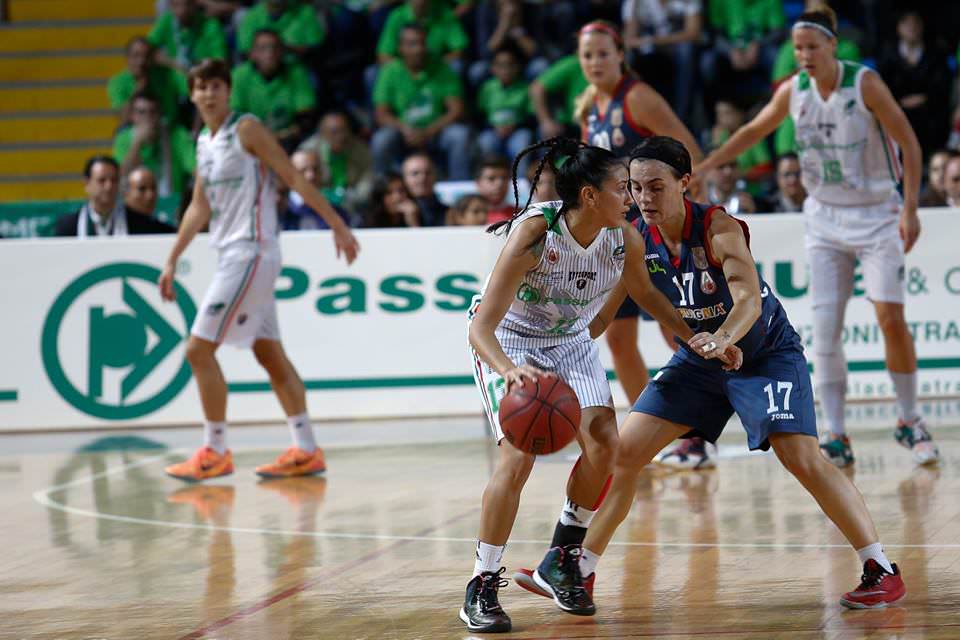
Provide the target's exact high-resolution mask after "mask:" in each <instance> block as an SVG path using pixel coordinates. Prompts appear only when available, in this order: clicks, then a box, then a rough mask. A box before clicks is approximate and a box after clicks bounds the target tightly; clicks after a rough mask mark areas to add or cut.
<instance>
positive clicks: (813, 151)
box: [790, 60, 904, 307]
mask: <svg viewBox="0 0 960 640" xmlns="http://www.w3.org/2000/svg"><path fill="white" fill-rule="evenodd" d="M837 65H838V67H839V73H838V82H837V86H836V87H835V88H834V90H833V92H832V93H831V94H830V96H829V97H828V98H827V99H826V100H824V99H823V98H822V97H821V95H820V92H819V91H818V90H817V84H816V80H814V79H813V78H811V77H810V76H809V75H808V74H807V73H806V72H805V71H801V72H800V73H798V74H797V75H796V76H794V77H793V79H792V80H791V82H792V86H791V92H790V115H791V116H792V117H793V121H794V122H795V123H796V141H797V152H798V153H799V155H800V166H801V169H802V180H803V185H804V187H806V189H807V193H808V194H809V195H808V198H807V200H806V202H805V203H804V207H803V210H804V214H805V216H806V229H807V233H806V245H807V252H808V261H809V264H810V269H811V294H812V297H813V303H814V307H816V306H818V305H825V304H838V303H839V304H844V303H845V302H846V301H847V299H848V298H849V297H850V295H851V294H852V291H853V270H854V266H855V262H856V261H857V260H859V261H860V263H861V264H862V266H863V276H864V284H865V285H866V290H867V296H868V297H869V298H870V299H871V300H874V301H878V302H899V303H902V302H903V299H904V283H903V265H904V258H903V244H902V241H901V240H900V235H899V231H898V222H899V215H900V210H901V205H902V199H901V197H900V194H899V193H898V191H897V188H898V186H899V184H900V181H901V179H902V169H901V165H900V160H899V149H898V148H897V145H896V144H895V143H894V142H893V140H892V139H890V137H889V136H888V135H887V133H886V131H884V129H883V127H882V126H881V124H880V121H879V120H877V118H876V116H875V115H874V114H873V113H872V112H871V111H870V110H869V109H867V107H866V105H865V104H864V102H863V92H862V83H863V78H864V75H865V74H867V73H872V72H871V71H870V70H869V69H867V68H866V67H864V66H862V65H860V64H857V63H855V62H849V61H846V60H844V61H838V62H837Z"/></svg>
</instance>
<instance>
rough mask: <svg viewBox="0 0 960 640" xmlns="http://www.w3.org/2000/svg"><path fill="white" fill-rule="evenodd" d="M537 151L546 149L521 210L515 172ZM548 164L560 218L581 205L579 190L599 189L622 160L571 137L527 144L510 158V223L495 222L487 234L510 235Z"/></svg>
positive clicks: (528, 203) (526, 207) (528, 205)
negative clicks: (552, 172) (587, 186)
mask: <svg viewBox="0 0 960 640" xmlns="http://www.w3.org/2000/svg"><path fill="white" fill-rule="evenodd" d="M540 149H546V150H547V152H546V153H545V154H543V157H542V158H540V162H539V163H538V164H537V171H536V173H535V174H534V175H533V180H532V181H531V183H530V194H529V196H527V202H526V203H525V204H524V205H523V208H522V209H521V208H520V188H519V186H518V185H517V169H518V167H519V166H520V159H521V158H523V156H525V155H527V154H530V153H533V152H535V151H538V150H540ZM548 163H549V165H550V166H552V167H553V169H554V173H555V174H556V189H557V194H558V195H559V196H560V199H561V200H563V206H562V207H561V210H560V213H561V215H562V214H563V213H565V212H566V211H567V210H568V209H571V208H577V207H578V206H579V205H580V189H581V188H583V185H584V184H589V185H591V186H593V187H595V188H597V189H602V188H603V181H604V180H605V179H606V178H607V175H608V174H609V173H610V169H611V168H612V167H614V166H617V165H621V166H622V164H623V162H622V160H620V159H619V158H617V156H615V155H614V154H613V153H612V152H610V151H608V150H607V149H602V148H600V147H592V146H589V145H587V144H585V143H583V142H580V141H579V140H574V139H572V138H564V137H556V138H549V139H547V140H542V141H540V142H536V143H534V144H532V145H530V146H529V147H527V148H526V149H524V150H523V151H521V152H520V153H518V154H517V157H516V158H514V159H513V169H512V177H513V201H514V209H515V212H514V214H513V216H512V217H511V218H510V219H509V220H503V221H500V222H496V223H494V224H492V225H490V226H489V227H487V233H498V232H500V230H501V229H503V231H502V233H503V234H504V235H507V234H509V233H510V228H511V227H512V226H513V221H514V220H516V219H517V218H519V217H520V216H521V215H523V213H524V212H526V210H527V209H528V208H529V207H530V203H531V202H532V201H533V194H534V192H535V191H536V190H537V182H538V181H539V180H540V174H541V173H543V168H544V167H545V166H547V164H548Z"/></svg>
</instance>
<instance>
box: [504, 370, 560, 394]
mask: <svg viewBox="0 0 960 640" xmlns="http://www.w3.org/2000/svg"><path fill="white" fill-rule="evenodd" d="M547 375H550V374H548V373H547V372H546V371H543V370H542V369H537V368H536V367H534V366H532V365H529V364H522V365H520V366H519V367H514V368H513V369H508V370H507V371H506V372H505V373H504V374H503V381H504V382H505V383H506V385H507V393H510V389H511V388H512V387H513V385H515V384H518V385H520V386H521V387H522V386H523V385H524V383H525V382H526V381H527V380H529V381H530V382H536V381H537V378H540V377H542V376H547Z"/></svg>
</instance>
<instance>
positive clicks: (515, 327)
mask: <svg viewBox="0 0 960 640" xmlns="http://www.w3.org/2000/svg"><path fill="white" fill-rule="evenodd" d="M544 147H545V148H547V153H546V154H545V156H544V157H543V159H542V160H541V161H540V164H539V166H538V168H537V172H536V174H535V176H534V179H533V184H532V186H531V193H532V192H533V191H535V190H536V186H537V180H538V178H539V176H540V173H541V172H542V171H543V167H544V165H545V164H547V163H550V164H551V165H553V166H555V173H556V190H557V193H558V194H559V196H560V198H561V199H560V200H556V201H550V202H539V203H537V204H534V205H531V204H530V201H529V200H528V201H527V205H526V206H525V207H523V209H521V210H520V211H519V213H517V214H516V215H515V216H514V218H513V219H512V220H510V221H508V222H503V223H499V224H497V225H493V226H491V228H490V230H491V231H493V230H496V229H497V228H498V227H500V226H503V227H505V230H506V235H507V240H506V244H505V245H504V247H503V250H502V251H501V253H500V258H499V259H498V260H497V263H496V265H495V266H494V268H493V272H492V273H491V274H490V278H489V279H488V281H487V284H486V286H485V287H484V290H483V292H482V293H481V295H480V296H478V297H477V299H476V300H475V301H474V304H473V305H472V308H471V312H470V318H471V319H470V331H469V333H470V344H471V346H472V347H473V351H474V353H473V355H474V376H475V378H476V382H477V386H478V387H479V389H480V392H481V395H482V396H483V404H484V409H485V411H486V414H487V417H488V419H489V421H490V424H491V427H492V428H493V431H494V435H495V437H496V440H497V442H498V443H500V442H501V440H502V439H503V432H502V430H501V429H500V424H499V419H498V415H497V412H498V407H499V403H500V401H501V400H502V399H503V397H504V395H505V394H506V392H507V391H508V390H509V388H510V387H511V386H512V385H515V384H523V383H524V380H536V379H537V377H538V376H545V375H548V374H547V373H545V370H546V371H550V372H551V374H554V375H559V376H560V377H561V378H563V379H564V380H565V381H566V382H567V384H569V385H570V386H571V387H572V388H573V390H574V391H575V392H576V394H577V398H578V399H579V401H580V406H581V409H582V415H581V422H580V430H579V433H578V436H577V439H578V442H579V444H580V449H581V455H580V459H579V460H578V461H577V463H576V464H575V465H574V468H573V471H572V472H571V474H570V479H569V480H568V482H567V491H566V496H567V497H566V499H565V502H564V505H563V509H562V510H561V515H560V519H559V522H558V523H557V525H556V529H555V531H554V536H553V541H552V543H551V545H550V547H551V548H550V550H549V551H548V552H547V554H546V557H545V558H544V559H543V562H541V563H540V566H539V567H538V568H537V569H535V570H533V571H530V570H521V572H520V573H518V574H516V575H515V576H514V578H515V579H516V580H517V581H518V583H520V584H521V586H524V587H525V588H527V589H530V590H532V591H536V592H537V593H541V594H542V595H548V596H549V597H552V598H553V600H554V601H555V602H556V603H557V605H558V606H559V607H560V608H561V609H563V610H564V611H567V612H569V613H573V614H576V615H592V614H593V612H594V607H593V601H592V599H591V595H590V591H589V588H588V586H585V585H584V584H583V581H582V576H581V575H580V571H579V566H578V559H579V556H580V544H581V543H582V542H583V537H584V535H585V534H586V531H587V527H588V526H589V524H590V520H591V519H592V517H593V514H594V512H595V510H596V509H597V508H598V506H599V503H600V500H601V498H602V494H603V491H604V486H605V484H606V482H607V478H608V477H609V475H610V473H611V470H612V468H613V466H612V465H613V453H614V451H615V449H616V444H617V423H616V416H615V414H614V411H613V399H612V397H611V395H610V385H609V384H608V382H607V377H606V372H605V370H604V368H603V365H602V364H601V363H600V358H599V351H598V348H597V345H596V343H595V342H594V341H593V338H592V336H596V335H598V334H599V333H601V332H602V330H603V327H601V326H598V325H597V322H593V323H592V321H594V318H595V316H596V315H597V312H598V311H599V310H600V308H601V307H602V306H603V304H604V302H605V301H606V300H607V298H608V297H610V296H611V291H612V290H613V289H614V288H615V287H617V286H618V283H619V282H620V281H621V276H622V279H623V283H624V284H623V285H619V286H625V287H626V289H627V290H628V292H629V293H630V295H631V296H632V297H633V298H634V300H636V301H637V302H638V303H639V304H640V305H641V306H643V307H644V308H645V309H646V310H647V311H649V312H650V313H651V314H653V316H654V317H655V318H656V319H657V320H658V321H659V322H661V323H663V324H664V325H665V326H667V327H669V328H670V329H672V330H673V331H674V332H675V333H676V335H678V336H679V337H681V338H682V339H688V338H690V337H692V332H691V331H690V329H689V328H688V327H687V326H686V324H684V323H683V322H682V321H681V320H680V317H679V316H678V315H677V313H676V312H675V311H674V310H673V307H672V305H671V304H670V303H669V301H668V300H667V299H666V297H664V296H663V295H661V294H660V293H659V292H657V291H656V290H655V289H654V288H653V287H652V285H651V283H650V278H649V276H648V274H647V269H646V263H645V262H644V245H643V241H642V239H640V236H639V233H638V232H637V231H636V229H634V228H633V227H632V226H630V224H629V223H628V222H627V221H626V213H627V209H628V208H629V206H630V196H629V194H628V191H627V181H628V175H627V170H626V166H625V165H624V163H623V161H622V160H621V159H619V158H617V156H616V155H614V154H613V153H611V152H610V151H608V150H606V149H601V148H599V147H591V146H587V145H585V144H583V143H579V142H577V141H574V140H569V139H565V138H553V139H550V140H547V141H545V142H541V143H538V144H536V145H533V146H531V147H528V148H527V149H525V150H524V151H523V152H522V153H521V154H520V155H518V156H517V158H516V159H515V160H514V164H513V177H514V194H515V197H516V174H517V165H518V162H519V160H520V159H521V158H522V157H523V156H524V155H526V154H527V153H529V152H532V151H536V150H538V149H541V148H544ZM518 208H519V207H518ZM613 295H619V291H618V292H617V293H614V294H613ZM620 299H622V297H621V298H620ZM591 323H592V324H591ZM498 456H499V457H498V460H497V466H496V468H495V470H494V472H493V475H492V477H491V478H490V480H489V482H488V483H487V487H486V489H485V490H484V493H483V508H482V511H481V514H480V535H479V539H478V542H477V550H476V562H475V564H474V573H473V576H472V578H471V579H470V581H469V583H468V584H467V589H466V595H465V598H464V604H463V608H462V609H461V610H460V618H461V620H463V621H464V622H465V623H466V625H467V628H468V629H469V630H470V631H475V632H502V631H509V630H510V626H511V622H510V618H509V616H507V614H506V613H505V612H504V611H503V609H502V607H501V606H500V603H499V600H498V596H497V589H498V587H499V586H500V584H501V582H500V576H501V574H502V572H503V571H504V569H503V568H501V566H500V561H501V557H502V555H503V550H504V546H505V545H506V543H507V538H508V537H509V535H510V530H511V529H512V527H513V523H514V519H515V518H516V514H517V508H518V506H519V502H520V492H521V491H522V489H523V486H524V484H525V483H526V480H527V477H528V476H529V474H530V471H531V470H532V468H533V463H534V459H535V457H534V456H533V455H532V454H528V453H524V452H522V451H520V450H518V449H516V448H514V447H513V446H510V445H504V446H501V447H499V453H498Z"/></svg>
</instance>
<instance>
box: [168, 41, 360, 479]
mask: <svg viewBox="0 0 960 640" xmlns="http://www.w3.org/2000/svg"><path fill="white" fill-rule="evenodd" d="M188 79H189V87H190V99H191V100H192V101H193V103H194V104H195V105H196V107H197V111H198V112H199V113H200V116H201V117H202V118H203V123H204V125H205V126H204V128H203V131H201V133H200V137H199V139H198V140H197V176H196V183H195V185H194V189H193V200H192V201H191V202H190V206H189V207H187V211H186V213H185V214H184V217H183V221H182V222H181V224H180V231H179V233H178V235H177V241H176V243H175V244H174V246H173V249H172V250H171V251H170V256H169V258H168V259H167V264H166V266H165V267H164V270H163V274H162V275H161V276H160V291H161V294H162V295H163V297H164V298H165V299H167V300H173V296H174V290H173V281H174V274H175V268H176V264H177V260H178V259H179V257H180V255H181V254H182V253H183V251H184V250H185V249H186V248H187V246H188V245H189V244H190V242H191V241H192V240H193V238H194V236H196V234H197V232H199V231H200V230H201V229H202V228H203V227H204V226H205V225H207V224H208V223H209V226H210V235H209V238H210V244H211V245H212V246H213V247H214V248H215V249H217V251H218V262H217V272H216V275H215V276H214V278H213V282H212V283H211V284H210V288H209V289H208V290H207V293H206V295H205V296H204V299H203V302H202V303H201V305H200V308H199V310H198V312H197V318H196V320H195V322H194V324H193V327H192V329H191V332H190V333H191V335H190V340H189V342H188V343H187V360H188V361H189V362H190V366H191V367H192V368H193V376H194V378H196V380H197V387H198V388H199V390H200V402H201V403H202V405H203V414H204V418H205V421H204V445H203V447H201V448H200V449H198V450H197V452H196V453H195V454H194V455H193V456H192V457H191V458H190V459H189V460H187V461H185V462H182V463H179V464H175V465H171V466H169V467H167V468H166V472H167V473H168V474H169V475H171V476H173V477H175V478H180V479H183V480H189V481H199V480H206V479H207V478H214V477H217V476H222V475H226V474H229V473H232V472H233V456H232V455H231V453H230V450H229V449H228V448H227V441H226V427H227V424H226V411H227V383H226V381H225V380H224V378H223V373H222V372H221V371H220V366H219V365H218V363H217V359H216V355H215V354H216V351H217V348H218V347H219V346H220V345H221V344H222V343H229V344H232V345H234V346H237V347H242V348H251V347H252V349H253V353H254V355H255V356H256V358H257V361H258V362H259V363H260V365H261V366H263V368H264V369H265V370H266V371H267V373H268V374H269V376H270V385H271V386H272V387H273V390H274V393H275V394H276V395H277V398H278V399H279V400H280V404H281V405H282V407H283V410H284V412H285V413H286V415H287V421H288V424H289V426H290V431H291V434H292V437H293V446H291V447H290V448H288V449H287V450H286V451H285V452H284V453H283V454H282V455H281V456H280V457H279V458H277V460H276V461H275V462H274V463H272V464H267V465H263V466H260V467H257V469H256V472H257V474H259V475H260V476H262V477H267V478H274V477H287V476H298V475H312V474H316V473H321V472H323V471H324V470H325V468H326V466H325V463H324V459H323V450H322V449H320V448H319V447H318V446H317V445H316V442H315V441H314V437H313V427H312V425H311V424H310V418H309V416H308V415H307V406H306V394H305V391H304V387H303V382H302V381H301V380H300V376H299V375H298V374H297V371H296V370H295V369H294V368H293V365H292V364H291V363H290V361H289V360H288V359H287V356H286V353H285V352H284V350H283V346H282V345H281V344H280V328H279V326H278V324H277V308H276V302H275V300H274V293H273V292H274V281H275V280H276V278H277V276H278V275H279V273H280V266H281V261H280V246H279V243H278V242H277V229H278V223H277V207H276V202H277V197H276V179H277V178H278V177H279V178H280V179H281V180H283V182H284V183H285V184H287V185H288V186H289V187H290V188H291V189H292V190H295V191H296V192H297V193H299V194H301V195H302V196H303V198H304V200H306V202H307V203H308V204H309V205H310V206H311V207H313V209H314V210H315V211H317V212H318V213H319V214H320V216H321V217H323V219H324V220H326V221H327V224H329V225H330V229H331V230H332V231H333V241H334V245H335V247H336V250H337V256H340V255H341V254H342V255H344V257H345V258H346V260H347V263H348V264H349V263H351V262H353V260H354V258H356V256H357V252H358V251H359V245H358V244H357V241H356V239H355V238H354V236H353V234H352V233H351V232H350V229H349V228H348V227H347V226H346V225H345V224H344V222H343V220H342V219H341V218H340V216H338V215H337V214H336V212H335V211H334V210H333V209H332V208H331V207H330V205H329V203H327V200H326V199H325V198H324V197H323V196H322V195H321V194H320V193H319V192H318V191H317V190H316V189H315V188H314V187H313V186H311V185H310V184H309V183H308V182H307V181H306V180H305V179H304V178H303V176H302V175H301V174H300V173H299V172H298V171H296V170H295V169H294V168H293V165H291V164H290V160H289V158H288V157H287V154H286V153H284V151H283V149H281V148H280V145H279V144H278V143H277V141H276V139H275V138H274V136H273V134H272V133H271V132H270V131H269V130H268V129H267V128H266V127H264V126H263V125H262V124H261V123H260V121H259V120H257V119H256V118H255V117H253V116H249V115H241V114H236V113H232V112H231V111H230V67H229V66H227V64H226V63H224V62H223V61H221V60H209V59H208V60H204V61H203V62H201V63H200V64H198V65H197V66H196V67H194V68H193V69H191V70H190V74H189V78H188Z"/></svg>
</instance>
